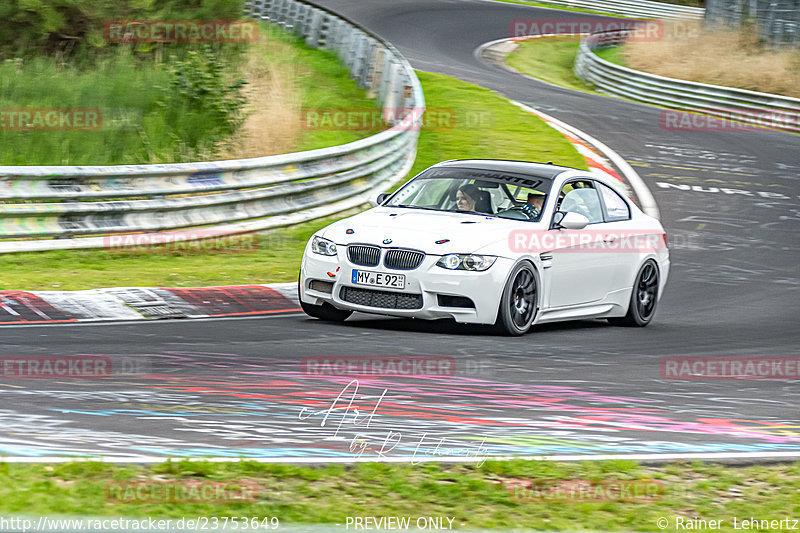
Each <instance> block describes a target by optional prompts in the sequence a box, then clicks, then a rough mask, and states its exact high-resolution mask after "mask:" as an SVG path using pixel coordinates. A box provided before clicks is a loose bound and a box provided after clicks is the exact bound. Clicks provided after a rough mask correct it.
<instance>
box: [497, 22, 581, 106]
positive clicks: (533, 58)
mask: <svg viewBox="0 0 800 533" xmlns="http://www.w3.org/2000/svg"><path fill="white" fill-rule="evenodd" d="M580 41H581V38H580V37H566V36H565V37H537V38H536V39H528V40H527V41H520V42H519V43H518V44H519V46H518V47H517V48H516V49H515V50H514V51H513V52H511V53H510V54H508V55H507V56H506V58H505V61H506V64H508V65H509V66H511V67H513V68H515V69H517V70H518V71H519V72H521V73H523V74H527V75H528V76H533V77H534V78H537V79H540V80H543V81H546V82H548V83H552V84H554V85H559V86H561V87H566V88H567V89H573V90H576V91H583V92H588V93H595V91H593V90H592V88H591V87H590V86H589V85H587V84H586V83H584V82H583V81H582V80H581V79H580V78H578V77H577V76H576V75H575V72H574V71H573V67H574V65H575V55H576V54H577V53H578V45H579V44H580ZM595 94H597V93H595Z"/></svg>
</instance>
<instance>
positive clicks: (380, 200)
mask: <svg viewBox="0 0 800 533" xmlns="http://www.w3.org/2000/svg"><path fill="white" fill-rule="evenodd" d="M391 195H392V193H390V192H382V193H380V194H379V195H378V197H377V198H376V199H375V205H381V204H382V203H383V202H384V201H385V200H386V199H387V198H389V197H390V196H391Z"/></svg>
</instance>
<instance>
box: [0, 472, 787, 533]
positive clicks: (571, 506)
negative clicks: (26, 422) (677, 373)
mask: <svg viewBox="0 0 800 533" xmlns="http://www.w3.org/2000/svg"><path fill="white" fill-rule="evenodd" d="M545 480H549V481H551V482H552V481H555V480H585V481H586V482H589V483H592V484H593V485H592V486H595V487H596V486H599V485H601V484H602V483H604V482H612V481H625V482H628V483H647V484H650V485H652V484H654V483H659V484H661V487H662V488H661V491H660V492H659V494H658V495H657V496H656V497H655V498H653V499H651V500H650V501H619V500H618V499H613V498H612V499H611V501H597V500H595V498H597V496H609V495H611V496H613V493H611V492H605V491H603V492H600V493H598V492H589V493H588V494H589V495H588V496H587V495H586V493H584V496H579V497H573V496H572V495H571V493H569V492H563V493H558V492H555V491H554V492H551V491H544V492H542V493H540V494H537V496H538V497H539V499H540V500H541V501H530V500H531V499H533V498H528V499H527V500H526V499H525V496H526V495H528V496H529V495H531V494H532V493H519V492H516V491H515V490H514V489H512V488H510V487H511V486H513V484H514V483H519V482H521V481H523V482H524V481H533V482H534V483H535V486H541V485H539V484H540V483H543V482H545ZM202 481H217V482H226V483H230V484H231V485H235V484H236V483H242V484H244V483H247V484H249V485H250V486H252V484H253V483H255V484H256V485H257V489H256V490H254V491H253V493H254V494H255V498H254V499H253V500H254V501H250V502H242V503H231V502H224V501H222V502H220V501H218V500H217V501H213V497H214V496H212V497H208V496H207V497H206V498H205V499H203V498H199V500H200V501H193V502H191V503H170V502H165V501H164V497H163V495H164V493H165V492H164V491H163V490H162V491H161V493H160V494H161V495H162V496H161V498H160V499H159V498H153V500H154V501H150V502H148V503H126V502H125V501H126V500H125V497H124V487H125V483H142V484H143V486H144V487H145V489H144V490H145V492H144V493H145V495H149V494H158V493H157V492H154V491H153V490H151V487H158V486H159V484H160V483H172V482H178V483H180V484H182V483H187V484H188V483H191V482H202ZM556 486H558V485H556ZM120 487H123V488H122V489H120ZM115 491H116V492H115ZM519 496H522V497H523V498H522V499H520V497H519ZM209 500H212V501H209ZM128 501H130V500H128ZM0 512H1V513H2V514H4V515H6V516H8V515H9V514H24V515H26V516H41V515H49V516H52V515H55V514H59V515H63V514H67V515H93V516H127V517H164V518H168V517H173V518H179V517H197V516H205V517H226V516H228V517H231V516H236V517H261V518H263V517H277V519H278V520H279V521H280V523H281V525H285V524H287V523H298V522H303V523H333V524H345V523H346V521H347V518H348V517H354V516H375V517H380V516H408V517H411V520H412V523H414V521H415V520H416V518H418V517H427V516H434V517H449V518H452V519H453V522H452V524H453V529H463V528H486V529H499V528H525V529H535V530H551V531H552V530H571V531H586V530H602V531H658V530H659V529H660V530H662V531H678V530H685V529H687V528H686V527H683V528H680V527H676V525H677V524H678V520H677V518H678V517H680V518H682V519H683V520H684V521H685V522H689V521H692V520H693V519H696V518H701V519H703V520H706V521H710V520H722V521H723V522H722V524H721V527H719V528H715V529H714V530H715V531H723V532H727V531H735V529H734V522H733V520H734V518H737V519H738V522H739V525H740V526H741V522H742V520H745V519H747V520H749V519H751V518H755V519H758V520H762V519H763V520H768V519H784V518H798V517H799V515H800V463H794V464H781V465H764V466H747V467H733V466H720V465H713V464H704V463H673V464H668V465H664V466H661V467H644V466H640V465H638V464H636V463H635V462H632V461H598V462H582V463H554V462H544V461H523V460H515V461H509V462H492V461H487V462H486V463H484V464H483V465H482V466H481V467H477V466H469V465H446V464H436V463H425V464H421V465H407V464H392V465H390V464H379V463H364V464H358V465H353V466H342V465H328V466H325V467H319V468H308V467H303V466H293V465H283V464H264V463H255V462H238V463H208V462H186V461H174V462H168V463H163V464H156V465H148V466H140V465H115V464H106V463H97V462H79V463H78V462H76V463H66V464H54V465H41V464H30V465H25V464H8V463H0ZM660 518H666V520H667V527H666V528H659V527H657V523H658V522H657V520H659V519H660ZM444 523H445V524H447V521H445V522H444ZM789 525H790V526H791V523H790V524H789ZM688 529H699V530H702V531H706V530H708V528H707V527H697V526H695V527H691V528H688ZM758 529H759V530H764V529H761V528H758ZM771 529H774V530H780V529H781V528H771ZM739 530H741V528H740V529H739ZM784 530H789V529H788V528H784Z"/></svg>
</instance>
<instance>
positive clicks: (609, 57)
mask: <svg viewBox="0 0 800 533" xmlns="http://www.w3.org/2000/svg"><path fill="white" fill-rule="evenodd" d="M595 55H596V56H597V57H599V58H600V59H605V60H606V61H608V62H610V63H614V64H616V65H621V66H623V67H627V66H628V65H626V64H625V56H624V55H623V53H622V47H621V46H615V47H613V48H604V49H603V50H597V51H596V52H595Z"/></svg>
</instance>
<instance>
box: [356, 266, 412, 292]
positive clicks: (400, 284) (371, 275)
mask: <svg viewBox="0 0 800 533" xmlns="http://www.w3.org/2000/svg"><path fill="white" fill-rule="evenodd" d="M352 280H353V283H354V284H356V285H370V286H372V287H391V288H392V289H405V287H406V277H405V275H403V274H386V273H385V272H369V271H367V270H353V277H352Z"/></svg>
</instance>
